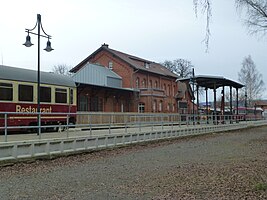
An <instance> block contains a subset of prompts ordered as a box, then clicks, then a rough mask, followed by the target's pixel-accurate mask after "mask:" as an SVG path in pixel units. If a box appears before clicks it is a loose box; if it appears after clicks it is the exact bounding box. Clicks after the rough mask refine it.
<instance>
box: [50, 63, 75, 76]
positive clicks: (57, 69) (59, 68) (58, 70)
mask: <svg viewBox="0 0 267 200" xmlns="http://www.w3.org/2000/svg"><path fill="white" fill-rule="evenodd" d="M70 68H71V67H69V66H67V65H65V64H59V65H55V66H54V67H53V69H52V71H53V72H54V73H55V74H61V75H67V76H70V75H71V73H70V72H69V71H70Z"/></svg>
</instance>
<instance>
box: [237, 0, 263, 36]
mask: <svg viewBox="0 0 267 200" xmlns="http://www.w3.org/2000/svg"><path fill="white" fill-rule="evenodd" d="M236 5H237V8H239V9H240V10H241V11H242V10H245V11H246V16H247V19H246V20H245V24H246V26H247V28H248V29H249V33H251V34H261V35H265V34H266V32H267V1H266V0H236Z"/></svg>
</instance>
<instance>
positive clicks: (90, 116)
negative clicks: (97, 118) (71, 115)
mask: <svg viewBox="0 0 267 200" xmlns="http://www.w3.org/2000/svg"><path fill="white" fill-rule="evenodd" d="M89 125H90V136H92V114H89Z"/></svg>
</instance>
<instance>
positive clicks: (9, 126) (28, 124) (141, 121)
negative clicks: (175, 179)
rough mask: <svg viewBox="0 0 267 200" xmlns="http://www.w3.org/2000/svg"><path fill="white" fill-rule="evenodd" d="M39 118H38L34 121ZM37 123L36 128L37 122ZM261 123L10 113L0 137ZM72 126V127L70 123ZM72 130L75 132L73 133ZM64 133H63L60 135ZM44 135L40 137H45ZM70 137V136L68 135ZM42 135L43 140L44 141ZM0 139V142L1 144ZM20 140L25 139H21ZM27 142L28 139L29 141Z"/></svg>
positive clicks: (233, 118)
mask: <svg viewBox="0 0 267 200" xmlns="http://www.w3.org/2000/svg"><path fill="white" fill-rule="evenodd" d="M38 116H39V118H38ZM38 119H40V126H39V125H38V124H39V123H38V122H37V120H38ZM260 119H262V117H261V116H256V115H255V116H245V115H197V114H195V115H189V114H166V113H153V114H152V113H99V112H78V113H14V112H0V135H2V136H1V137H2V138H3V139H2V140H3V141H4V142H7V141H8V137H13V138H14V137H15V136H14V134H15V135H16V137H17V138H19V137H18V136H17V134H19V135H28V136H29V134H26V133H29V132H30V133H32V134H34V135H35V137H31V138H33V139H36V136H37V138H38V139H42V138H51V137H55V138H57V137H67V138H68V137H70V136H73V134H74V133H73V132H75V134H76V135H79V134H80V135H91V136H92V135H96V134H102V135H103V134H115V133H125V134H127V133H133V132H135V133H136V132H139V133H141V132H149V131H154V130H173V129H177V128H181V127H185V126H186V127H188V126H197V125H201V126H204V125H206V126H207V125H209V126H210V125H219V124H233V123H239V122H243V123H246V122H249V121H254V120H260ZM74 122H75V123H74ZM73 130H75V131H73ZM63 131H64V132H63ZM47 132H48V134H44V133H47ZM39 133H40V134H39ZM62 133H64V134H62ZM70 134H71V135H70ZM44 135H46V137H44ZM1 137H0V142H1ZM24 138H27V136H25V137H24ZM29 138H30V137H29Z"/></svg>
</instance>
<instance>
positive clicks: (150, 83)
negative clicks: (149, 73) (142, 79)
mask: <svg viewBox="0 0 267 200" xmlns="http://www.w3.org/2000/svg"><path fill="white" fill-rule="evenodd" d="M149 87H150V88H152V80H149Z"/></svg>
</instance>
